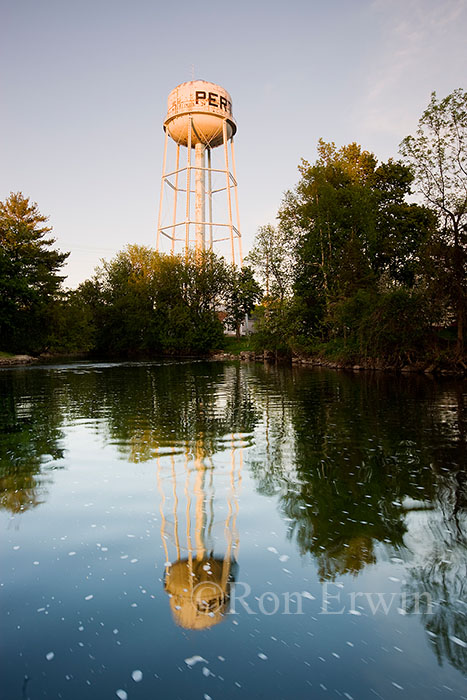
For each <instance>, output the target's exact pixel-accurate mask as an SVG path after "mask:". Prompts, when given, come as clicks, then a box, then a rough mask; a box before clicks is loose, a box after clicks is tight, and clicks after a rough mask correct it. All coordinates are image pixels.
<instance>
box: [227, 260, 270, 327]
mask: <svg viewBox="0 0 467 700" xmlns="http://www.w3.org/2000/svg"><path fill="white" fill-rule="evenodd" d="M261 293H262V292H261V287H260V286H259V284H258V283H257V281H256V280H255V278H254V275H253V270H252V269H251V267H248V266H244V267H242V268H237V267H235V265H232V266H231V268H230V274H229V283H228V287H227V290H226V293H225V311H226V313H227V316H226V319H225V322H226V324H227V326H228V327H229V328H232V329H233V330H235V331H236V335H237V338H240V326H241V324H242V322H243V321H244V320H245V316H247V315H248V314H250V313H251V312H252V311H253V309H254V308H255V304H256V303H257V302H258V301H259V300H260V298H261Z"/></svg>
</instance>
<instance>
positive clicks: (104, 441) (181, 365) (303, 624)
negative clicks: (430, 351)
mask: <svg viewBox="0 0 467 700" xmlns="http://www.w3.org/2000/svg"><path fill="white" fill-rule="evenodd" d="M466 392H467V382H466V381H465V380H451V379H446V380H438V381H436V380H433V379H429V378H427V377H424V376H420V377H419V376H398V375H386V374H383V373H377V372H369V373H356V374H353V373H346V372H337V371H330V370H321V369H313V368H298V367H297V368H290V367H275V366H272V365H264V366H263V365H262V364H254V363H252V364H241V363H236V362H225V363H222V362H219V363H217V362H211V363H210V362H202V361H199V362H175V361H174V362H170V361H166V362H147V363H92V362H78V363H68V364H57V365H45V366H29V367H18V368H8V369H2V370H0V396H1V415H0V470H1V471H0V486H1V493H0V498H1V501H0V506H1V508H0V523H1V528H2V537H1V543H0V546H1V572H0V577H1V578H0V598H1V637H0V644H1V656H2V664H1V669H0V688H1V693H0V694H1V697H2V698H5V700H10V699H11V700H13V699H16V698H18V699H21V700H25V699H27V698H31V699H36V698H65V699H66V700H75V698H76V699H78V698H86V699H89V700H94V699H95V700H102V699H103V698H114V697H118V698H120V700H125V699H126V698H128V699H129V700H133V699H135V700H136V699H138V698H140V699H149V698H151V699H153V698H167V699H170V700H172V699H178V698H180V699H182V700H185V699H190V700H191V699H197V698H199V699H200V700H209V699H212V700H218V699H220V698H222V700H230V699H232V700H234V699H235V700H236V699H237V698H238V699H239V700H240V699H242V700H244V699H245V698H256V697H258V698H268V699H271V698H272V699H273V700H275V699H278V700H279V699H285V700H289V699H294V700H295V699H301V698H304V699H305V698H313V699H321V698H332V697H340V698H347V699H348V700H349V699H351V698H353V699H354V700H358V699H360V700H366V699H367V698H368V699H370V698H372V699H373V698H384V699H385V700H390V699H392V698H408V699H410V700H411V699H412V698H415V697H420V698H424V700H429V699H431V698H433V699H434V698H436V699H439V698H466V697H467V684H466V674H467V597H466V586H467V583H466V581H467V515H466V512H467V511H466V508H467V472H466V452H467V451H466V416H467V414H466V395H467V393H466Z"/></svg>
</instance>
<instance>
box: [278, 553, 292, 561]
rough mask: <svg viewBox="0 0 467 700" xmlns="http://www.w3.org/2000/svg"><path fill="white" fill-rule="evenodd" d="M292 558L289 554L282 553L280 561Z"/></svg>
mask: <svg viewBox="0 0 467 700" xmlns="http://www.w3.org/2000/svg"><path fill="white" fill-rule="evenodd" d="M289 559H290V557H289V555H288V554H281V556H280V557H279V561H288V560H289Z"/></svg>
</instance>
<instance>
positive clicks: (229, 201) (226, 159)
mask: <svg viewBox="0 0 467 700" xmlns="http://www.w3.org/2000/svg"><path fill="white" fill-rule="evenodd" d="M222 140H223V142H224V162H225V176H226V184H227V188H226V189H227V205H228V210H229V211H228V214H229V230H230V250H231V255H232V265H235V248H234V236H233V221H232V196H231V192H230V185H231V183H230V172H229V151H228V147H227V122H226V120H225V119H224V122H223V124H222Z"/></svg>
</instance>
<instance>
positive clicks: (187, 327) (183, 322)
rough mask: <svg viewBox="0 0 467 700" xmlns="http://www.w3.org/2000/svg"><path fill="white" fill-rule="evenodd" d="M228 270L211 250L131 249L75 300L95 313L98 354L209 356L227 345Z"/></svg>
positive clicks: (92, 320)
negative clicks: (223, 309) (222, 308)
mask: <svg viewBox="0 0 467 700" xmlns="http://www.w3.org/2000/svg"><path fill="white" fill-rule="evenodd" d="M227 272H228V270H227V267H226V264H225V262H224V261H223V260H222V259H220V258H218V257H217V256H215V255H214V254H212V253H210V252H206V253H203V254H202V255H198V254H195V253H188V254H187V255H183V256H177V255H161V254H159V253H157V252H156V251H154V250H152V249H151V248H148V247H146V246H137V245H130V246H128V247H127V248H126V249H125V250H123V251H121V252H120V253H118V254H117V255H116V257H115V258H114V259H112V260H110V261H107V262H105V261H104V263H103V264H102V266H101V267H100V268H99V269H98V270H97V271H96V274H95V276H94V278H93V279H92V280H87V281H86V283H84V284H83V285H81V286H80V288H79V289H78V290H77V295H78V300H77V299H74V300H73V299H70V301H74V303H75V305H78V306H79V305H80V304H81V305H83V304H84V305H85V306H86V307H87V308H88V310H91V318H90V319H89V323H88V324H87V330H88V333H89V334H90V335H91V336H92V337H94V338H95V349H96V350H97V351H98V352H103V353H106V354H117V355H121V354H124V355H137V354H146V355H151V354H157V353H171V352H207V351H208V350H210V349H211V348H213V347H221V346H222V344H223V329H222V323H221V321H220V320H219V318H218V314H217V309H218V306H219V303H220V301H221V299H222V298H223V295H224V293H225V289H226V285H227V276H228V275H227ZM70 311H72V309H71V310H70Z"/></svg>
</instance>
